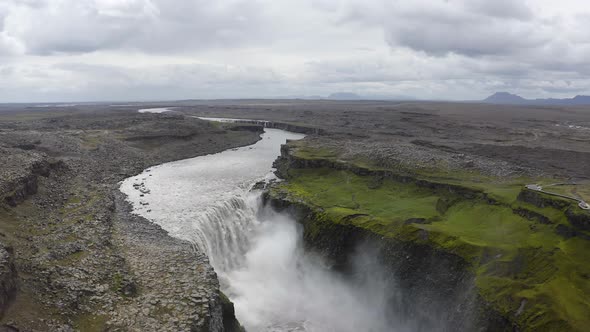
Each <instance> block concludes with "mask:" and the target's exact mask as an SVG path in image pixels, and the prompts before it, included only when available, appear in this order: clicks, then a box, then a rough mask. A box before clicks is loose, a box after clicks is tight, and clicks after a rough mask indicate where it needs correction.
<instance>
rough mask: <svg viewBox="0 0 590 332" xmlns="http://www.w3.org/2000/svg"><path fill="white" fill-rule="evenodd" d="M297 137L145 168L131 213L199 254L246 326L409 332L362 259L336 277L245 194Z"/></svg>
mask: <svg viewBox="0 0 590 332" xmlns="http://www.w3.org/2000/svg"><path fill="white" fill-rule="evenodd" d="M302 137H303V135H299V134H294V133H289V132H285V131H282V130H276V129H266V131H265V133H264V134H263V136H262V140H260V141H259V142H258V143H256V144H254V145H252V146H249V147H242V148H237V149H233V150H228V151H225V152H222V153H218V154H214V155H208V156H202V157H197V158H192V159H187V160H182V161H177V162H172V163H167V164H163V165H160V166H156V167H152V168H150V169H148V170H146V171H145V172H143V173H142V174H139V175H137V176H135V177H132V178H128V179H126V180H125V181H124V182H123V183H122V184H121V191H123V192H124V193H125V194H127V195H128V199H129V201H130V202H131V203H132V204H133V206H134V208H135V212H136V213H138V214H140V215H142V216H144V217H146V218H147V219H149V220H152V221H153V222H155V223H157V224H159V225H160V226H162V227H163V228H164V229H165V230H167V231H168V232H169V233H170V234H171V235H172V236H175V237H178V238H181V239H185V240H189V241H192V242H193V243H195V244H196V245H197V246H198V247H199V248H200V249H201V250H203V251H204V252H206V253H207V255H208V256H209V258H210V261H211V264H212V266H213V267H214V268H215V270H216V272H217V273H218V275H219V278H220V281H221V285H222V289H223V291H224V292H225V293H226V294H227V295H228V296H229V297H230V299H231V300H232V301H233V302H234V304H235V309H236V315H237V318H238V320H240V322H241V323H242V324H243V325H244V326H245V327H246V329H247V330H248V331H250V332H252V331H313V332H325V331H339V332H340V331H342V332H348V331H350V332H352V331H355V332H356V331H376V332H377V331H379V332H380V331H405V330H407V329H405V328H401V327H398V328H396V329H393V328H391V321H392V320H397V319H396V318H395V317H386V315H385V311H386V309H385V308H386V307H387V305H386V294H391V290H387V287H388V286H387V284H388V283H387V282H385V278H384V277H383V274H382V273H381V272H380V271H379V269H378V268H375V267H376V266H377V264H370V262H371V260H369V259H367V257H369V256H367V257H363V258H362V259H359V262H362V264H364V266H363V267H362V268H359V269H358V273H357V278H356V279H355V280H356V281H354V282H353V281H349V280H344V279H343V278H342V277H340V276H339V275H338V274H336V273H334V272H332V271H330V270H329V269H327V268H326V267H325V266H324V263H323V262H322V260H321V259H320V258H318V257H315V256H314V255H312V254H310V253H306V252H304V250H303V249H302V244H301V240H302V237H301V230H300V229H299V226H298V224H297V223H296V222H295V221H294V220H293V219H292V218H291V217H290V216H287V215H284V214H279V213H276V212H274V211H272V210H271V209H269V208H265V207H262V206H261V204H260V192H250V191H249V188H251V186H252V184H254V183H255V182H257V181H258V180H260V179H264V178H267V179H268V178H272V177H273V175H272V173H271V172H270V171H271V165H272V162H273V161H274V159H276V157H277V156H278V155H279V151H280V145H281V144H283V143H285V140H286V139H299V138H302ZM134 185H135V186H134ZM142 192H143V197H141V195H142ZM396 325H398V326H399V325H400V324H396Z"/></svg>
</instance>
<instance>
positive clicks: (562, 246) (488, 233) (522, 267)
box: [271, 142, 590, 331]
mask: <svg viewBox="0 0 590 332" xmlns="http://www.w3.org/2000/svg"><path fill="white" fill-rule="evenodd" d="M292 144H293V145H297V148H296V149H291V154H292V155H293V156H295V157H296V158H302V159H308V160H313V159H324V160H332V161H337V158H338V154H337V153H335V152H333V151H329V150H327V149H312V148H308V147H304V146H302V145H301V144H302V143H300V142H299V143H292ZM347 162H348V163H355V165H356V166H359V167H364V168H367V169H372V170H378V169H379V168H378V167H373V166H372V165H370V163H368V162H358V161H347ZM404 174H406V175H407V171H404ZM411 177H412V178H413V179H415V180H418V182H416V181H400V180H399V179H397V178H395V177H377V176H374V175H364V176H360V175H356V174H355V173H353V172H351V171H348V170H336V169H333V168H298V169H297V168H291V169H289V170H288V180H287V181H285V182H282V183H280V184H278V185H277V186H275V187H273V188H272V189H271V195H275V196H281V197H286V198H287V199H288V200H290V201H296V202H302V203H304V204H306V205H308V206H310V207H311V208H312V209H314V211H316V213H317V214H318V215H320V216H322V218H321V219H323V221H329V222H334V223H348V224H353V225H355V226H358V227H362V228H364V229H368V230H371V231H372V232H375V233H377V234H380V235H382V236H386V237H391V238H396V239H399V240H402V241H414V242H419V243H423V244H428V245H430V246H433V247H435V248H437V249H440V250H444V251H445V252H450V253H454V254H456V255H459V256H461V257H463V258H464V259H465V260H467V261H468V262H469V263H470V266H471V268H472V270H473V273H474V274H475V275H476V285H477V288H478V290H479V293H480V295H481V296H482V297H483V298H484V299H485V300H486V301H487V302H489V303H490V304H491V305H492V306H493V307H494V308H495V309H496V310H498V311H499V312H501V313H502V314H503V315H504V316H506V317H507V318H509V319H511V320H513V321H515V322H516V323H517V324H518V325H519V326H521V327H522V328H523V329H524V330H527V331H571V330H578V331H583V330H587V329H588V328H589V327H590V264H589V263H588V262H590V241H589V240H587V239H584V238H581V237H566V236H562V235H559V233H558V232H556V228H557V227H558V225H560V224H561V225H569V223H568V220H567V218H566V216H565V210H566V209H568V208H570V207H571V206H574V207H575V203H574V202H573V201H572V202H569V201H567V200H562V201H560V204H559V206H561V208H558V207H552V206H545V207H542V208H540V207H538V206H534V205H532V204H529V203H526V202H524V201H521V200H519V199H518V195H519V194H520V192H521V191H522V190H526V189H524V185H525V184H527V183H538V182H543V181H546V182H547V181H551V179H525V178H516V179H515V178H513V179H495V178H490V177H486V176H483V175H480V174H477V173H475V172H457V171H453V172H450V171H444V170H436V171H435V170H420V171H417V172H415V173H414V174H411ZM419 180H421V181H427V182H428V183H438V184H452V185H454V186H460V187H461V188H467V189H469V190H471V191H472V192H474V193H476V194H475V195H472V196H466V195H462V194H461V193H460V192H455V191H452V190H447V189H445V187H444V186H434V187H432V186H431V187H428V186H424V185H422V184H421V183H420V181H419ZM533 180H536V181H533ZM553 182H556V181H555V180H553ZM547 183H548V182H547ZM577 190H578V191H584V190H586V188H577ZM551 199H554V198H551ZM556 199H557V198H556ZM557 200H559V199H557ZM518 211H526V212H529V213H531V214H532V215H533V217H530V215H531V214H525V215H523V214H522V213H517V212H518ZM535 216H542V217H543V220H544V222H539V220H537V218H534V217H535ZM425 232H426V233H427V234H428V236H426V237H425V236H424V233H425Z"/></svg>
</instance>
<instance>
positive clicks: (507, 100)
mask: <svg viewBox="0 0 590 332" xmlns="http://www.w3.org/2000/svg"><path fill="white" fill-rule="evenodd" d="M483 102H484V103H487V104H504V105H590V96H575V97H574V98H564V99H556V98H548V99H525V98H522V97H521V96H519V95H515V94H512V93H508V92H496V93H494V94H493V95H491V96H489V97H487V98H486V99H484V100H483Z"/></svg>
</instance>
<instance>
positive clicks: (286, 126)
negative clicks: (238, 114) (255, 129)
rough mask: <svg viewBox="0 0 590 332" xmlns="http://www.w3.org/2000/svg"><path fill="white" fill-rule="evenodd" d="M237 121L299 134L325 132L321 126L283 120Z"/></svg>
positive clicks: (319, 133)
mask: <svg viewBox="0 0 590 332" xmlns="http://www.w3.org/2000/svg"><path fill="white" fill-rule="evenodd" d="M237 122H238V123H249V124H254V125H258V126H262V127H264V128H273V129H281V130H286V131H290V132H294V133H300V134H306V135H323V134H325V130H323V129H321V128H313V127H309V126H300V125H296V124H291V123H285V122H274V121H262V120H246V119H240V120H239V121H237Z"/></svg>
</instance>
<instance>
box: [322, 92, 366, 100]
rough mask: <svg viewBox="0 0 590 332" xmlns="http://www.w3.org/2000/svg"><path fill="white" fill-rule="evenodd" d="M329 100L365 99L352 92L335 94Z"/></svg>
mask: <svg viewBox="0 0 590 332" xmlns="http://www.w3.org/2000/svg"><path fill="white" fill-rule="evenodd" d="M327 99H332V100H361V99H363V98H362V97H361V96H359V95H357V94H356V93H352V92H335V93H332V94H330V95H329V96H328V98H327Z"/></svg>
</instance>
